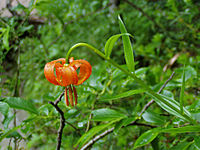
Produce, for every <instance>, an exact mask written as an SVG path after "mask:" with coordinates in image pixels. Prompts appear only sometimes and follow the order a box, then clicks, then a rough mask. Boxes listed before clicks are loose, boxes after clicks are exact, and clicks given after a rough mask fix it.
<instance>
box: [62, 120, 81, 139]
mask: <svg viewBox="0 0 200 150" xmlns="http://www.w3.org/2000/svg"><path fill="white" fill-rule="evenodd" d="M65 122H66V123H67V124H68V125H70V126H71V127H72V128H74V130H75V131H76V132H77V133H78V135H79V136H81V133H80V131H79V129H77V127H76V126H74V125H73V124H71V123H70V122H68V121H65Z"/></svg>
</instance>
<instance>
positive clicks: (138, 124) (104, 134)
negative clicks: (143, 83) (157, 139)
mask: <svg viewBox="0 0 200 150" xmlns="http://www.w3.org/2000/svg"><path fill="white" fill-rule="evenodd" d="M174 74H175V72H173V73H172V75H171V76H170V77H169V78H168V79H167V81H165V83H164V84H163V85H162V87H161V88H160V89H159V91H158V93H161V92H162V90H163V89H164V88H165V87H166V85H167V83H168V82H169V81H170V80H171V79H172V78H173V76H174ZM153 102H154V100H151V101H150V102H148V103H147V104H146V105H145V106H144V107H143V109H142V111H141V112H140V116H141V115H142V114H143V113H144V111H145V110H146V109H147V108H149V106H150V105H151V104H152V103H153ZM137 121H138V119H137V120H135V121H133V122H131V123H130V124H128V125H127V126H132V125H137V126H146V127H150V128H155V127H156V126H152V125H148V124H143V123H138V122H137ZM124 127H125V126H123V127H122V128H124ZM113 130H114V127H113V128H110V129H108V130H106V131H104V132H103V133H101V134H99V135H97V136H95V137H94V138H93V139H92V140H90V141H89V142H88V143H86V144H85V145H84V146H83V147H82V148H81V150H85V149H87V148H89V147H91V146H92V145H93V144H94V143H95V142H96V141H98V140H99V139H101V138H103V137H105V136H106V135H108V134H109V133H111V132H113Z"/></svg>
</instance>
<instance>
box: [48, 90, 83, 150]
mask: <svg viewBox="0 0 200 150" xmlns="http://www.w3.org/2000/svg"><path fill="white" fill-rule="evenodd" d="M64 93H65V92H64V91H63V92H62V93H61V94H60V96H59V97H58V98H57V99H56V100H55V102H52V101H49V104H51V105H52V106H53V107H55V109H56V110H57V112H58V113H59V114H60V127H59V129H58V137H57V148H56V150H60V147H61V142H62V133H63V129H64V127H65V123H67V124H68V125H70V126H71V127H72V128H74V129H75V131H76V132H77V133H78V135H80V136H81V134H80V132H79V130H78V129H77V128H76V127H75V126H74V125H73V124H71V123H70V122H68V121H66V119H65V116H64V112H63V111H62V110H61V109H60V107H59V106H58V103H59V102H60V101H61V99H62V97H63V96H64Z"/></svg>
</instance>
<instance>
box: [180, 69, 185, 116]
mask: <svg viewBox="0 0 200 150" xmlns="http://www.w3.org/2000/svg"><path fill="white" fill-rule="evenodd" d="M184 90H185V65H184V68H183V75H182V86H181V93H180V111H181V113H182V114H183V113H184V112H183V101H184Z"/></svg>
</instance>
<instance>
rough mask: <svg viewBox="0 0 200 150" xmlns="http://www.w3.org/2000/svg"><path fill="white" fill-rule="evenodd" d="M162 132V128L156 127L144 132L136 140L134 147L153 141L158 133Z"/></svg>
mask: <svg viewBox="0 0 200 150" xmlns="http://www.w3.org/2000/svg"><path fill="white" fill-rule="evenodd" d="M159 133H160V128H155V129H152V130H148V131H147V132H145V133H143V134H142V135H141V136H140V137H139V138H138V139H137V140H136V142H135V144H134V149H136V148H138V147H141V146H144V145H146V144H149V143H150V142H151V141H153V140H154V139H155V138H156V137H157V135H158V134H159Z"/></svg>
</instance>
